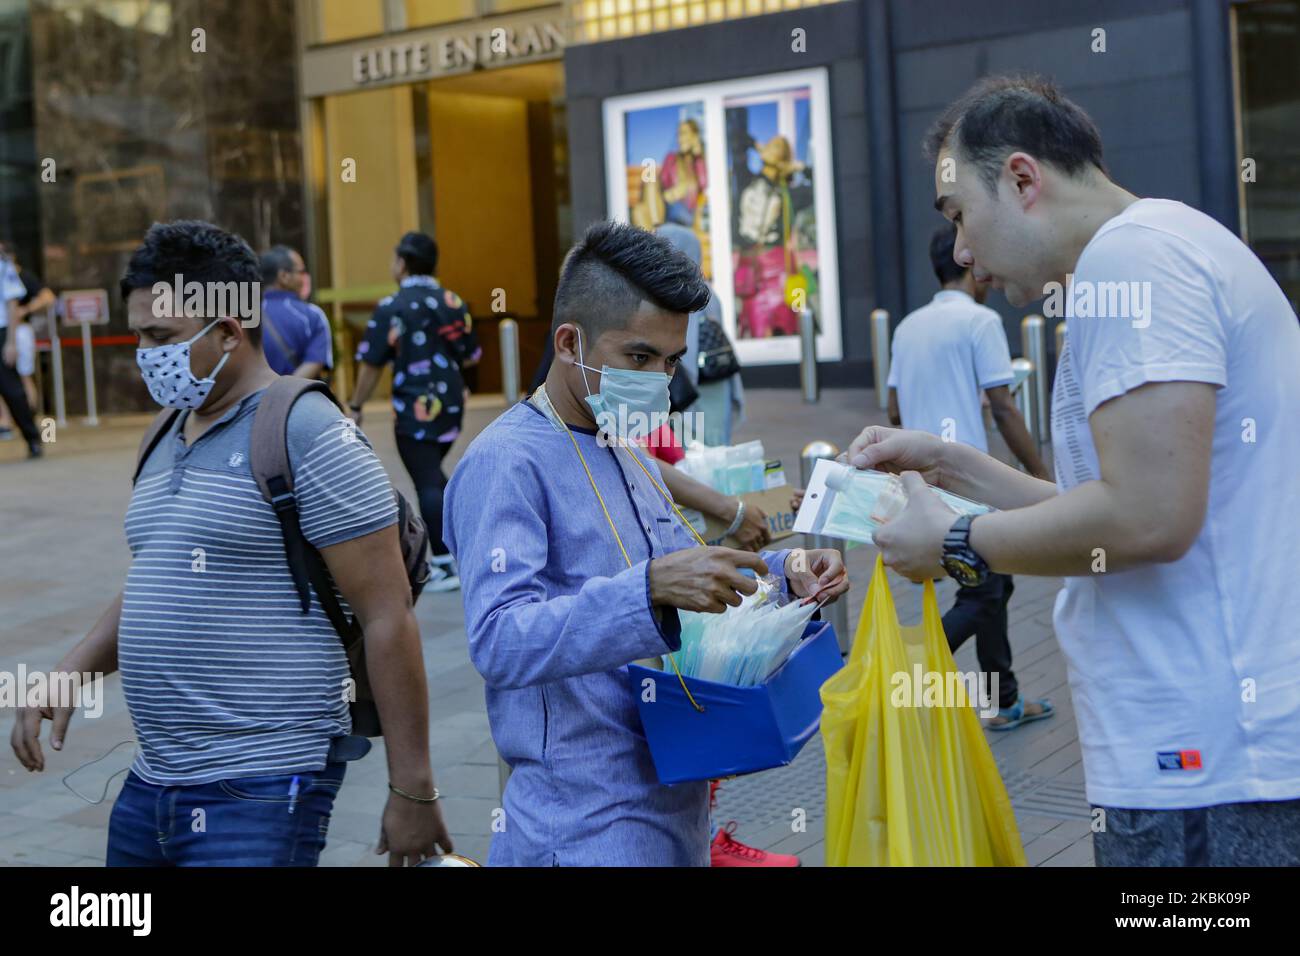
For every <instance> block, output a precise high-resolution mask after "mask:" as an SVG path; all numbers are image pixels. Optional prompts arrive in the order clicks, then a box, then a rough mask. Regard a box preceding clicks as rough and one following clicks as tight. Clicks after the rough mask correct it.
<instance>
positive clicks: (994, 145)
mask: <svg viewBox="0 0 1300 956" xmlns="http://www.w3.org/2000/svg"><path fill="white" fill-rule="evenodd" d="M954 145H956V146H957V148H958V150H959V152H960V153H961V155H962V156H963V157H965V159H966V160H967V161H968V162H970V163H972V164H973V165H974V166H975V168H976V170H978V172H979V174H980V178H981V179H983V180H984V183H985V185H986V186H988V188H989V191H990V192H991V191H994V190H996V189H997V182H998V175H999V173H1000V171H1001V169H1002V163H1003V162H1004V161H1005V160H1006V158H1007V156H1009V155H1010V154H1011V153H1014V152H1016V151H1017V150H1024V151H1025V152H1026V153H1029V154H1030V155H1031V156H1033V157H1034V158H1035V159H1040V160H1043V161H1045V162H1048V163H1051V164H1052V165H1053V166H1055V167H1056V168H1057V169H1059V170H1061V171H1062V172H1064V173H1067V174H1068V175H1070V176H1076V175H1078V174H1079V173H1081V172H1083V171H1084V170H1085V169H1086V168H1087V167H1088V166H1089V165H1091V166H1095V167H1096V168H1097V169H1098V170H1100V171H1101V172H1103V173H1105V172H1106V164H1105V163H1104V161H1103V160H1102V156H1101V133H1099V132H1098V131H1097V126H1096V124H1094V123H1093V121H1092V118H1091V117H1090V116H1088V114H1087V113H1085V112H1084V111H1083V109H1082V108H1081V107H1080V106H1078V104H1076V103H1074V102H1072V101H1070V100H1069V99H1067V98H1066V97H1065V96H1064V95H1063V94H1062V93H1061V91H1060V90H1059V89H1057V88H1056V86H1055V85H1054V84H1053V83H1052V82H1051V81H1049V80H1046V79H1044V78H1042V77H1040V76H1033V75H1027V74H1016V75H1010V76H989V77H985V78H984V79H982V80H980V81H979V82H978V83H976V84H975V85H974V86H973V87H971V88H970V89H969V90H967V91H966V92H965V93H964V94H963V95H962V96H961V98H960V99H958V100H957V101H956V102H954V103H953V104H952V105H951V106H949V107H948V108H947V109H946V110H945V111H944V112H943V115H942V116H940V117H939V119H938V120H937V121H936V122H935V124H934V125H933V126H931V127H930V130H929V132H927V133H926V135H925V141H924V150H925V157H926V159H927V160H928V161H929V162H930V163H931V165H933V164H934V163H935V162H936V161H937V159H938V157H939V152H940V151H941V150H943V149H951V148H952V147H953V146H954Z"/></svg>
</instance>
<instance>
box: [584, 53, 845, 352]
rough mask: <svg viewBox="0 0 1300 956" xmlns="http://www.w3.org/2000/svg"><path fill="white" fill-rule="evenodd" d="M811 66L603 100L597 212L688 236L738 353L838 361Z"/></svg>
mask: <svg viewBox="0 0 1300 956" xmlns="http://www.w3.org/2000/svg"><path fill="white" fill-rule="evenodd" d="M826 96H827V93H826V77H825V72H824V71H823V70H805V71H799V72H797V73H786V74H776V75H772V76H766V77H753V78H746V79H743V80H733V81H725V82H720V83H711V84H707V85H704V86H696V87H689V88H684V89H677V90H662V91H656V92H654V93H644V94H636V95H633V96H624V97H616V98H613V99H609V100H606V101H605V131H606V143H605V148H606V164H607V169H608V184H609V196H608V201H609V213H610V215H611V216H612V217H613V218H617V219H623V220H626V221H628V222H631V223H633V224H635V225H637V226H641V227H642V228H646V229H654V228H656V227H657V226H659V225H660V224H661V223H664V222H676V223H680V224H681V225H684V226H687V227H688V228H691V229H693V230H694V231H695V233H696V234H697V235H698V236H699V237H700V244H701V247H702V249H703V250H704V260H705V262H704V270H705V276H706V278H708V279H709V281H710V283H711V284H712V286H713V289H714V293H715V295H716V296H717V297H718V300H719V302H720V304H721V305H722V310H723V314H724V317H725V324H726V326H727V333H728V334H729V335H730V337H731V339H732V341H733V342H734V343H735V346H736V349H737V352H738V355H739V357H740V359H741V362H742V363H744V364H751V365H763V364H785V363H794V362H798V361H799V338H798V335H799V321H800V315H801V314H802V313H803V312H808V313H810V314H811V315H812V318H813V321H814V324H815V328H816V329H817V357H818V359H819V360H821V361H833V360H835V359H838V358H840V357H841V356H842V351H841V337H840V315H839V302H838V284H837V275H836V272H835V270H836V263H835V223H834V205H833V194H832V189H831V184H830V182H829V177H830V168H829V167H830V155H831V152H830V129H829V120H828V113H829V108H828V103H827V99H826Z"/></svg>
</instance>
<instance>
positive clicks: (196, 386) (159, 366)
mask: <svg viewBox="0 0 1300 956" xmlns="http://www.w3.org/2000/svg"><path fill="white" fill-rule="evenodd" d="M220 321H221V320H220V319H213V320H212V321H211V322H209V323H208V324H207V325H205V326H204V327H203V328H202V329H201V330H200V331H199V332H198V333H197V334H195V335H194V336H193V337H191V338H189V339H187V340H186V341H184V342H173V343H172V344H171V345H157V346H154V347H153V348H148V349H136V350H135V364H136V365H138V366H139V367H140V373H141V374H142V375H143V376H144V383H145V385H147V386H148V388H149V394H150V395H151V396H152V397H153V400H154V401H155V402H157V403H158V404H159V405H161V406H163V407H164V408H198V407H199V406H200V405H202V404H203V403H204V402H205V401H206V400H207V397H208V393H209V392H211V391H212V386H214V385H215V384H217V373H218V372H220V371H221V366H223V365H225V364H226V359H228V358H230V353H229V352H227V353H226V354H224V355H223V356H221V361H220V362H218V363H217V367H216V368H214V369H213V370H212V374H211V375H209V376H208V377H207V378H198V377H196V376H195V374H194V370H193V369H191V368H190V346H191V345H193V344H194V343H195V342H197V341H198V340H199V339H201V338H203V336H205V335H207V334H208V330H209V329H211V328H212V327H213V326H214V325H216V324H217V323H218V322H220Z"/></svg>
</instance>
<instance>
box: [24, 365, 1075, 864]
mask: <svg viewBox="0 0 1300 956" xmlns="http://www.w3.org/2000/svg"><path fill="white" fill-rule="evenodd" d="M748 398H749V421H748V422H746V423H745V424H743V425H741V426H740V427H739V428H738V429H737V433H736V440H737V441H746V440H749V439H751V438H762V439H763V441H764V444H765V446H766V450H767V454H768V457H769V458H771V457H779V458H781V459H782V460H783V461H784V463H785V465H786V469H787V474H789V475H790V476H791V477H792V479H797V477H798V454H799V451H800V449H801V448H802V447H803V445H804V444H806V442H808V441H809V440H811V439H813V438H825V439H829V440H831V441H833V442H835V443H837V444H839V445H841V446H844V445H846V444H847V443H848V441H849V439H850V438H851V437H852V435H853V434H855V433H856V432H857V430H858V429H859V428H861V427H862V425H864V424H866V423H869V422H883V421H884V416H883V414H882V413H881V412H880V411H879V410H878V409H877V408H876V407H875V399H874V395H873V393H871V392H870V391H866V390H853V391H848V390H844V391H827V392H824V393H823V395H822V400H821V402H820V404H818V405H816V406H807V405H804V404H802V403H801V401H800V399H799V395H798V393H797V392H793V391H771V390H757V389H754V390H751V391H750V392H749V393H748ZM367 411H368V418H367V421H368V423H369V428H368V434H369V435H370V437H371V439H372V441H373V442H374V445H375V447H376V450H377V451H378V452H379V454H380V456H381V457H382V459H383V460H384V462H385V464H386V465H387V466H388V469H389V474H390V475H392V476H393V477H394V480H395V481H396V482H397V483H398V485H399V487H402V488H404V489H405V490H407V491H408V492H409V491H410V490H411V488H410V481H409V479H408V478H407V476H406V473H405V471H404V470H403V469H402V467H401V464H400V461H399V459H398V457H397V453H396V448H395V446H394V443H393V437H392V432H391V430H390V429H389V427H388V424H387V416H388V412H387V411H386V410H385V409H384V408H383V406H382V405H374V406H373V407H372V408H369V409H367ZM500 411H501V406H500V404H499V402H494V401H493V399H492V397H490V396H482V397H476V398H475V399H474V400H473V401H472V402H471V407H470V411H469V414H468V420H467V423H466V424H467V431H468V432H469V433H470V434H471V435H472V434H477V432H478V431H479V430H481V429H482V428H483V427H484V426H485V425H486V424H487V423H488V422H490V421H491V420H492V419H493V418H494V417H495V416H496V415H497V414H499V413H500ZM146 421H147V417H146V416H134V417H126V418H114V419H107V420H105V422H104V424H103V425H102V426H101V427H100V428H98V429H93V430H92V429H86V428H83V427H77V426H75V425H73V426H70V427H69V428H67V429H65V430H64V431H63V432H62V433H61V434H60V435H59V437H58V440H57V441H56V442H55V443H54V445H53V446H50V447H49V449H48V455H47V457H46V458H45V459H44V460H42V461H38V462H30V463H28V462H25V461H22V460H20V451H21V449H18V448H16V447H12V448H10V447H6V446H16V445H17V444H18V443H0V484H2V485H3V488H4V495H3V498H2V499H0V568H3V571H0V608H3V611H2V612H0V671H8V672H14V671H16V670H17V668H18V665H19V663H20V662H22V663H24V664H25V665H26V666H27V668H28V669H29V670H30V669H36V668H49V667H52V666H53V665H54V664H55V663H56V662H57V660H58V659H59V657H60V656H61V655H62V654H63V653H65V652H66V651H67V649H68V648H70V647H71V646H72V645H74V644H75V643H76V642H77V641H78V640H80V639H81V637H82V636H83V635H84V634H85V632H86V630H87V629H88V628H89V627H90V626H91V625H92V624H93V622H94V621H95V619H96V618H97V617H98V616H99V614H100V613H102V611H103V609H104V608H105V607H106V606H107V605H108V603H109V602H110V601H111V600H112V598H113V596H114V594H115V593H116V592H117V590H118V589H120V587H121V584H122V582H123V580H124V579H125V575H126V571H127V567H128V564H129V557H130V554H129V551H128V550H127V547H126V542H125V539H124V537H123V533H122V517H123V514H124V512H125V509H126V504H127V501H128V498H129V495H130V474H131V470H132V466H133V463H134V455H135V448H136V444H137V442H138V439H139V435H140V433H141V431H142V430H143V428H144V425H145V423H146ZM760 423H761V427H760ZM466 444H467V440H466V439H462V441H461V442H458V443H457V446H456V449H455V451H454V452H453V454H452V456H451V457H450V459H449V462H448V467H449V469H450V467H452V466H454V464H455V462H456V460H457V459H458V458H459V454H460V452H461V451H463V449H464V447H465V445H466ZM998 447H999V446H998V444H997V442H996V441H995V442H994V449H995V453H998ZM1001 453H1003V454H1005V448H1003V449H1001ZM874 559H875V552H874V550H873V549H871V548H869V547H862V548H856V549H854V550H852V551H850V552H849V554H848V558H847V561H848V565H849V569H850V573H851V575H852V576H853V578H854V580H855V582H857V583H858V584H859V585H860V586H859V587H856V588H855V590H854V592H853V593H852V594H851V602H850V606H849V619H850V621H852V622H856V620H857V615H858V613H859V610H860V607H861V602H862V596H863V594H864V593H865V587H864V586H865V584H866V582H867V580H868V577H869V574H870V571H871V568H872V565H873V563H874ZM1058 586H1059V581H1057V580H1047V579H1033V578H1021V579H1017V584H1016V592H1015V595H1014V597H1013V599H1012V602H1011V615H1012V646H1013V648H1014V650H1015V666H1016V672H1017V676H1018V677H1019V679H1020V682H1021V685H1022V687H1023V688H1024V692H1025V694H1026V695H1027V696H1034V697H1038V696H1050V697H1051V698H1052V699H1053V700H1054V702H1055V703H1056V705H1057V709H1058V714H1057V716H1056V717H1053V718H1052V719H1050V720H1045V721H1040V722H1037V723H1034V724H1029V725H1027V726H1025V727H1022V728H1020V729H1018V730H1016V731H1013V732H1010V733H1007V734H993V733H990V734H988V736H989V739H990V743H991V745H992V748H993V753H994V754H995V756H996V757H997V759H998V763H999V765H1000V767H1001V768H1002V771H1003V776H1004V779H1005V780H1006V783H1007V787H1008V790H1009V791H1010V792H1011V795H1012V800H1013V803H1014V804H1015V806H1016V813H1017V819H1018V821H1019V823H1020V829H1021V834H1022V836H1023V838H1024V841H1025V846H1026V853H1027V854H1028V857H1029V862H1030V863H1031V864H1033V865H1046V866H1071V865H1091V864H1092V841H1091V839H1090V836H1089V830H1088V808H1087V804H1086V803H1085V802H1084V800H1083V789H1082V787H1083V775H1082V767H1081V764H1080V756H1079V747H1078V741H1077V739H1076V732H1075V724H1074V714H1073V710H1072V707H1071V702H1070V697H1069V692H1068V689H1067V687H1066V681H1065V670H1064V662H1063V660H1062V659H1061V656H1060V653H1059V650H1058V648H1057V645H1056V640H1055V638H1054V637H1053V634H1052V627H1051V606H1052V601H1053V599H1054V596H1055V592H1056V590H1057V588H1058ZM953 590H954V586H953V585H952V584H951V582H949V583H947V584H946V585H945V586H943V587H941V593H940V595H939V601H940V605H941V607H943V608H946V607H947V606H948V604H949V603H950V601H951V593H952V591H953ZM894 594H895V599H896V601H897V603H898V606H899V613H900V615H902V616H903V617H904V622H905V623H911V622H914V621H915V620H917V619H919V607H920V604H919V601H920V589H919V588H918V587H916V586H914V585H911V584H910V583H908V582H905V581H903V580H901V579H897V580H895V582H894ZM416 610H417V617H418V619H419V622H420V631H421V636H422V641H423V645H424V657H425V667H426V671H427V673H428V679H429V692H430V744H431V747H432V752H433V754H434V762H435V764H434V769H435V773H436V775H437V779H438V785H439V788H440V789H441V790H442V791H443V792H444V793H445V794H446V795H447V796H446V798H445V801H444V813H445V814H446V817H447V822H448V825H449V827H450V829H451V832H452V834H453V838H454V839H455V840H456V849H457V850H458V851H459V852H462V853H466V854H468V855H469V856H472V857H475V858H477V859H480V860H482V859H486V857H487V848H488V843H489V840H490V833H491V829H490V828H491V822H492V813H493V810H495V809H496V808H497V806H498V805H499V802H500V799H499V779H498V770H497V760H496V751H495V749H494V747H493V745H492V740H491V736H490V734H489V732H488V724H487V716H486V713H485V711H484V703H483V684H482V679H481V678H480V677H479V675H478V673H477V672H476V671H475V670H474V668H473V667H472V665H471V664H470V663H469V657H468V651H467V647H466V641H465V633H464V624H463V618H462V610H461V600H460V595H459V594H458V593H452V594H429V595H425V596H424V597H422V598H421V599H420V601H419V603H418V605H417V609H416ZM973 645H974V642H973V641H972V642H969V644H968V645H967V646H966V647H964V648H962V650H961V651H960V652H959V653H958V655H957V663H958V665H959V666H960V667H961V668H962V669H963V670H974V669H976V663H975V655H974V646H973ZM107 685H108V691H107V694H106V701H105V708H104V714H103V716H101V717H99V718H98V719H94V720H88V719H85V718H83V717H81V716H78V717H77V718H75V719H74V721H73V724H72V727H71V730H70V732H69V735H68V741H67V746H66V748H65V750H64V751H63V752H62V753H57V754H50V753H49V752H48V748H47V761H46V764H47V768H48V769H47V770H46V771H45V773H43V774H28V773H27V772H26V771H24V770H23V769H22V768H21V767H20V766H19V765H18V764H17V761H16V760H15V759H14V758H13V757H12V755H11V754H10V752H9V749H8V747H7V745H6V746H4V748H3V751H2V752H0V865H87V866H98V865H101V864H102V862H103V855H104V843H105V834H106V828H107V823H108V816H109V812H110V809H111V806H112V802H113V799H114V798H115V797H116V795H117V792H118V790H119V789H120V787H121V776H120V775H118V776H114V777H112V779H111V780H110V779H109V778H110V776H111V775H113V774H114V773H115V772H117V771H120V770H122V769H124V768H125V767H126V766H128V765H129V763H130V760H131V754H132V752H133V750H132V747H131V745H130V743H129V742H130V741H131V740H132V739H133V733H132V729H131V724H130V720H129V717H128V715H127V713H126V708H125V704H124V702H123V698H122V694H121V688H120V684H119V681H118V678H117V677H116V676H114V677H110V678H109V679H108V681H107ZM0 720H2V721H3V723H2V726H3V727H4V730H5V735H6V738H7V732H8V729H9V726H10V721H11V718H10V717H9V715H7V714H3V715H0ZM124 741H125V742H127V743H126V744H125V745H124V746H121V747H119V748H118V749H117V750H116V751H114V752H112V753H109V754H108V756H107V757H104V755H105V754H106V753H108V752H109V751H110V749H111V748H112V747H113V746H114V745H115V744H119V743H121V742H124ZM101 757H103V759H102V760H100V761H99V762H98V763H94V764H92V765H90V766H87V767H85V769H82V770H79V771H78V772H77V773H76V774H75V775H74V776H73V777H72V778H71V780H70V781H69V782H70V783H71V784H72V785H73V786H75V787H76V788H77V789H78V790H79V791H80V792H81V793H82V794H84V795H85V796H86V797H88V798H91V799H96V798H99V797H100V795H101V793H102V792H103V791H104V790H105V787H107V795H106V798H105V799H104V800H103V802H101V803H99V804H97V805H90V804H88V803H87V802H86V801H85V800H84V799H82V798H80V797H77V796H75V795H73V794H72V793H71V792H70V791H69V790H68V789H66V788H65V786H64V785H63V784H62V783H61V782H60V778H61V777H62V776H63V775H64V774H67V773H69V772H70V771H72V770H74V769H76V768H78V767H82V765H85V764H88V763H89V762H91V761H94V760H96V758H101ZM386 779H387V776H386V770H385V762H384V756H383V752H382V744H380V745H379V746H378V747H377V748H376V750H375V751H374V752H372V754H371V755H370V756H368V757H367V758H366V759H365V760H363V761H361V762H359V763H356V764H352V765H351V766H350V768H349V772H348V777H347V780H346V782H345V783H344V786H343V788H342V790H341V792H340V794H339V797H338V801H337V802H336V804H335V811H334V817H333V821H332V823H331V827H330V841H329V846H328V847H327V849H326V850H325V854H324V857H323V860H322V862H323V863H324V864H326V865H336V866H355V865H382V864H383V863H384V862H385V860H384V859H383V858H380V857H377V856H375V854H374V845H375V838H376V836H377V834H378V826H379V813H380V811H381V809H382V807H383V805H384V801H385V799H386V796H387V791H386ZM824 791H825V777H824V764H823V759H822V748H821V745H820V741H819V740H816V739H815V740H813V741H811V742H810V743H809V745H808V746H807V747H806V748H805V749H804V751H803V753H801V754H800V756H799V758H798V759H797V760H796V761H795V762H794V763H793V764H792V765H791V766H789V767H786V768H782V769H780V770H774V771H769V772H767V773H763V774H755V775H752V776H749V777H743V778H739V779H736V780H732V781H728V782H727V783H726V784H725V785H724V786H723V788H722V790H721V793H720V796H719V812H718V816H719V819H720V820H722V821H726V820H728V819H735V820H736V821H737V823H738V831H737V836H738V837H740V838H741V839H743V840H745V841H746V842H748V843H751V844H753V845H756V846H760V847H763V848H766V849H775V850H780V851H782V852H791V853H799V854H800V855H801V856H802V857H803V860H804V863H805V865H821V863H822V858H823V847H822V836H823V832H824V829H823V828H824V820H823V812H824V799H825V793H824ZM795 808H801V809H803V810H804V811H805V813H806V818H807V828H806V830H805V831H803V832H794V831H793V830H792V826H791V821H792V810H794V809H795Z"/></svg>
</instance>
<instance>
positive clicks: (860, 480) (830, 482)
mask: <svg viewBox="0 0 1300 956" xmlns="http://www.w3.org/2000/svg"><path fill="white" fill-rule="evenodd" d="M930 490H931V491H933V492H934V493H935V494H937V495H938V496H939V499H940V500H941V501H942V502H943V503H944V504H945V505H947V506H948V507H949V508H951V509H952V513H953V520H956V519H957V517H958V516H959V515H972V516H974V515H981V514H987V513H988V512H990V511H992V510H993V509H992V508H990V507H989V506H988V505H985V504H980V503H979V502H977V501H971V500H970V499H969V498H963V497H961V495H954V494H953V493H952V492H949V491H944V490H943V489H941V488H935V487H933V486H931V488H930ZM906 507H907V491H906V489H905V488H904V486H903V482H902V480H901V479H900V478H899V477H898V476H897V475H891V474H889V473H887V472H883V471H861V470H859V469H857V468H854V467H853V466H852V465H844V464H840V463H838V462H834V461H830V460H823V461H819V462H818V463H817V467H816V468H815V469H814V471H813V475H812V480H811V481H810V482H809V483H808V489H807V491H806V492H805V494H804V499H803V505H802V506H801V507H800V508H799V515H798V517H797V518H796V519H795V524H794V530H795V531H796V532H798V533H803V534H820V535H826V536H827V537H831V538H840V539H842V540H845V541H858V542H861V543H863V544H871V543H872V540H873V539H872V535H873V534H875V532H876V530H877V529H878V528H880V527H881V526H882V525H884V524H886V523H887V522H889V521H890V520H892V519H893V518H896V517H898V515H900V514H901V513H902V511H903V509H904V508H906Z"/></svg>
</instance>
